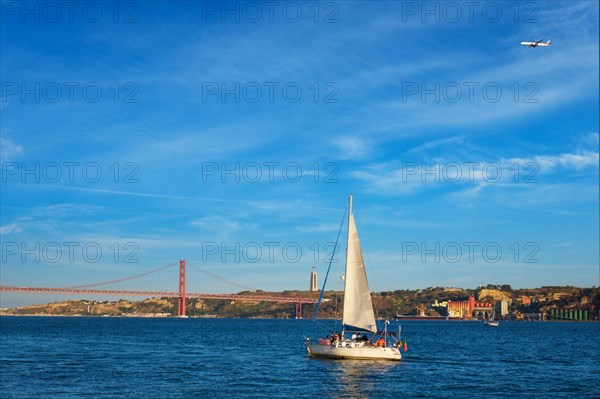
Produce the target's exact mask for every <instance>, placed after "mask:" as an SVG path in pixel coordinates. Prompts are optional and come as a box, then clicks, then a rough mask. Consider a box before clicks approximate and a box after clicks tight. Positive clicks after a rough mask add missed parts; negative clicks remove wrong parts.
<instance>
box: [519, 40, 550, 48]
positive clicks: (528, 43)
mask: <svg viewBox="0 0 600 399" xmlns="http://www.w3.org/2000/svg"><path fill="white" fill-rule="evenodd" d="M543 41H544V39H542V40H538V41H537V42H521V45H522V46H529V47H538V46H539V47H549V46H550V40H548V41H547V42H546V43H542V42H543Z"/></svg>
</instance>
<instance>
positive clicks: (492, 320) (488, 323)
mask: <svg viewBox="0 0 600 399" xmlns="http://www.w3.org/2000/svg"><path fill="white" fill-rule="evenodd" d="M483 324H485V325H486V326H490V327H498V325H499V324H500V323H499V322H498V320H496V303H495V302H494V305H493V307H492V317H491V318H490V319H489V320H486V321H484V322H483Z"/></svg>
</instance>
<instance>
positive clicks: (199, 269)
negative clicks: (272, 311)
mask: <svg viewBox="0 0 600 399" xmlns="http://www.w3.org/2000/svg"><path fill="white" fill-rule="evenodd" d="M188 266H192V267H193V268H194V269H196V270H198V271H199V272H201V273H204V274H206V275H208V276H210V277H212V278H214V279H217V280H219V281H222V282H224V283H227V284H231V285H234V286H236V287H238V288H242V289H244V290H246V291H255V289H254V288H251V287H248V286H245V285H242V284H238V283H236V282H233V281H231V280H227V279H226V278H223V277H221V276H217V275H216V274H213V273H211V272H207V271H206V270H204V269H201V268H199V267H198V266H196V265H194V264H192V263H188Z"/></svg>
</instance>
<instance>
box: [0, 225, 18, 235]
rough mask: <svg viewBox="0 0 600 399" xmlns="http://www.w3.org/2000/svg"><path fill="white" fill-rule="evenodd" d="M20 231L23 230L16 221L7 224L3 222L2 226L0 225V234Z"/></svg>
mask: <svg viewBox="0 0 600 399" xmlns="http://www.w3.org/2000/svg"><path fill="white" fill-rule="evenodd" d="M22 231H23V226H21V225H20V224H18V223H9V224H5V225H4V226H0V234H1V235H6V234H12V233H20V232H22Z"/></svg>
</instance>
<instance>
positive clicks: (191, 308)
mask: <svg viewBox="0 0 600 399" xmlns="http://www.w3.org/2000/svg"><path fill="white" fill-rule="evenodd" d="M253 294H255V295H256V294H259V295H277V296H287V297H299V296H316V295H318V293H315V292H311V293H309V292H306V291H284V292H280V293H268V292H263V291H256V292H253ZM324 297H325V298H326V299H328V301H326V302H323V303H322V305H321V308H320V310H319V318H339V317H340V315H341V312H342V306H343V295H342V293H341V292H334V291H326V292H325V294H324ZM372 297H373V306H374V308H375V313H376V314H377V317H379V318H386V319H390V318H394V317H396V316H402V315H403V316H408V317H410V316H412V317H444V318H445V317H449V318H460V319H469V318H476V319H477V318H489V317H490V315H491V313H492V309H495V315H496V317H497V318H501V319H512V320H522V319H528V320H537V319H542V320H597V319H598V310H599V309H600V288H578V287H570V286H564V287H559V286H556V287H541V288H531V289H529V288H528V289H512V288H511V287H510V286H508V285H501V286H496V285H488V286H486V287H479V288H477V289H462V288H454V287H429V288H426V289H421V290H396V291H384V292H377V293H373V295H372ZM314 309H315V305H309V304H305V305H303V315H304V317H310V316H312V315H313V314H314ZM2 314H4V315H7V314H10V315H60V316H137V317H168V316H174V315H176V314H177V298H149V299H144V300H124V299H121V300H117V301H90V300H71V301H62V302H56V303H50V304H43V305H33V306H24V307H19V308H15V309H3V310H2ZM187 314H188V316H190V317H257V318H260V317H264V318H291V317H294V316H295V309H294V305H293V304H290V303H277V302H260V301H256V302H247V301H235V300H217V299H188V301H187Z"/></svg>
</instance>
